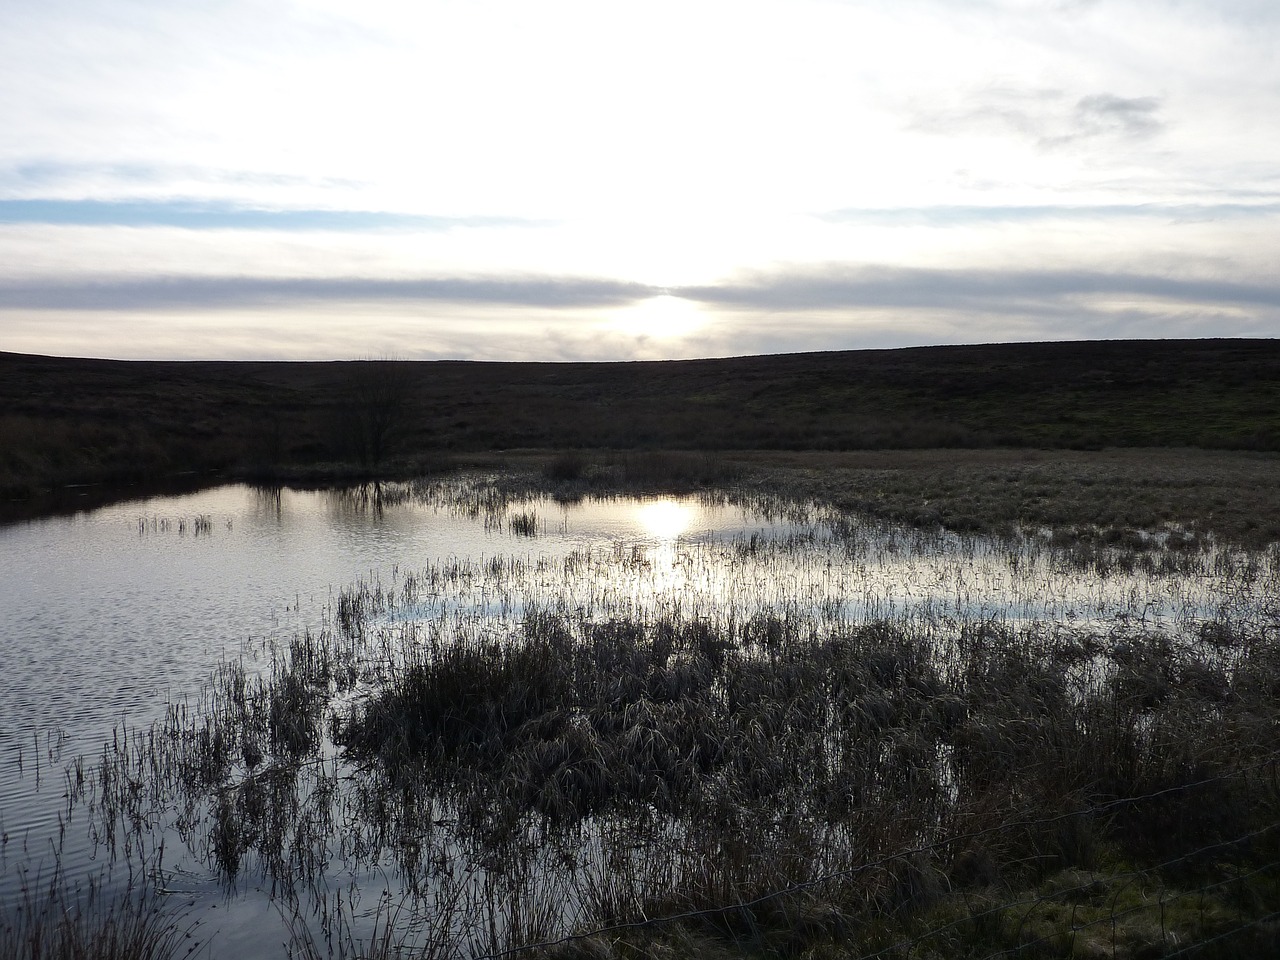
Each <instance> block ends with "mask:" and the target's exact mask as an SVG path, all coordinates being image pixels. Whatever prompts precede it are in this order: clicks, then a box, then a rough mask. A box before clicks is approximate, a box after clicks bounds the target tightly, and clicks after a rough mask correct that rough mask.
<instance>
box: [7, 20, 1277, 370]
mask: <svg viewBox="0 0 1280 960" xmlns="http://www.w3.org/2000/svg"><path fill="white" fill-rule="evenodd" d="M1277 49H1280V3H1276V2H1275V0H843V2H842V0H724V2H721V0H680V2H666V0H646V2H644V3H637V2H630V0H585V2H562V0H539V2H536V3H533V2H529V0H467V2H462V0H416V2H394V0H360V2H346V0H270V2H267V0H202V2H190V0H40V2H39V3H35V2H22V0H13V2H9V3H4V4H0V350H8V351H18V352H24V353H41V354H51V355H57V356H85V357H90V356H92V357H113V358H120V359H161V358H169V359H297V360H318V359H341V358H352V357H389V356H394V357H403V358H407V359H418V358H421V359H434V358H451V359H477V360H553V361H554V360H626V359H666V358H673V359H674V358H688V357H710V356H736V355H744V354H760V353H781V352H795V351H810V350H838V349H861V348H878V347H897V346H912V345H924V344H943V343H988V342H998V341H1045V340H1079V339H1114V338H1165V337H1213V336H1231V337H1276V336H1278V335H1280V122H1278V120H1277V118H1280V57H1277V56H1275V51H1276V50H1277Z"/></svg>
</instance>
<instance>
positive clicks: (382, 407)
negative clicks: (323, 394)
mask: <svg viewBox="0 0 1280 960" xmlns="http://www.w3.org/2000/svg"><path fill="white" fill-rule="evenodd" d="M349 367H350V369H349V370H348V371H347V375H346V376H345V377H344V379H343V381H342V385H341V387H340V388H339V398H338V401H339V425H340V430H341V439H342V443H343V445H344V446H345V447H346V448H347V451H346V452H347V453H348V454H349V455H351V456H353V457H354V458H355V459H356V460H357V461H358V462H359V464H360V466H361V467H363V468H365V469H366V470H376V469H378V468H379V467H380V466H382V464H383V463H384V461H385V460H386V459H387V457H388V456H389V455H390V454H391V452H392V451H393V448H394V445H395V443H396V441H397V440H398V438H399V435H400V433H401V432H402V431H403V428H404V424H405V419H406V417H407V415H408V413H409V407H410V400H411V398H412V386H413V375H412V370H411V368H410V366H409V362H408V361H406V360H396V359H387V358H383V359H378V360H353V361H351V362H350V364H349Z"/></svg>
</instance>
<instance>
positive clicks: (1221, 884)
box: [473, 750, 1280, 960]
mask: <svg viewBox="0 0 1280 960" xmlns="http://www.w3.org/2000/svg"><path fill="white" fill-rule="evenodd" d="M1278 761H1280V750H1277V751H1273V752H1272V753H1269V754H1267V755H1266V756H1264V757H1262V758H1261V759H1259V760H1257V761H1256V762H1254V763H1252V764H1250V765H1248V766H1244V767H1239V768H1236V769H1234V770H1231V771H1229V772H1226V773H1223V774H1219V775H1215V776H1212V777H1205V778H1203V779H1200V780H1196V781H1193V782H1189V783H1182V784H1178V785H1176V786H1171V787H1166V788H1163V789H1160V790H1155V791H1152V792H1150V793H1144V794H1140V795H1134V796H1127V797H1119V798H1115V799H1113V800H1108V801H1104V802H1101V803H1097V804H1092V805H1089V806H1085V807H1081V808H1079V809H1076V810H1072V811H1069V812H1067V813H1060V814H1056V815H1054V816H1049V817H1043V818H1029V819H1021V820H1014V821H1009V822H1006V823H1002V824H997V825H993V826H989V827H984V828H982V829H980V830H974V831H971V832H966V833H957V834H953V835H951V836H948V837H944V838H942V839H939V840H936V841H933V842H931V843H928V844H923V845H919V846H915V847H911V848H908V849H904V850H900V851H897V852H895V853H893V854H890V855H887V856H884V857H881V858H878V859H875V860H870V861H867V862H865V863H860V864H857V865H855V866H852V867H849V868H848V869H845V870H838V871H834V872H830V873H826V874H823V875H821V876H818V877H812V878H810V879H808V880H804V881H800V882H797V883H792V884H789V885H787V886H784V887H780V888H778V889H777V890H772V891H770V892H768V893H765V894H762V895H760V896H758V897H754V898H751V899H744V900H738V901H733V902H730V903H725V904H723V905H718V906H712V907H701V908H698V909H695V910H686V911H682V912H678V913H671V914H667V915H664V916H658V917H647V918H644V919H640V920H630V921H621V922H616V923H609V924H603V925H600V926H596V927H592V928H590V929H585V930H580V931H577V932H574V933H570V934H566V935H564V936H561V937H557V938H553V939H545V940H540V941H537V942H531V943H524V944H519V945H516V946H511V947H508V948H505V949H502V950H497V951H491V952H487V953H482V954H477V955H474V956H473V960H506V958H509V957H518V956H521V955H525V954H531V953H537V952H539V951H553V950H556V949H557V948H562V947H567V946H570V945H572V944H575V943H579V942H581V941H586V940H594V939H599V938H602V937H610V936H618V935H621V934H626V933H632V932H635V931H639V930H647V931H652V930H658V929H661V928H663V927H669V926H677V925H680V924H687V923H691V922H696V921H704V920H711V919H714V918H717V917H724V916H726V915H730V914H735V913H736V914H740V915H741V916H742V917H743V918H745V919H746V920H747V921H748V924H749V925H750V921H751V918H752V915H753V912H754V911H755V910H757V909H758V908H760V907H762V906H765V905H766V904H769V903H770V902H772V901H777V900H784V899H786V898H788V897H792V896H795V895H796V894H800V893H804V892H806V891H809V890H812V889H814V888H817V887H820V886H822V885H825V884H829V883H833V882H837V881H841V880H849V879H852V878H855V877H857V876H859V875H862V874H865V873H868V872H870V871H874V870H879V869H883V868H887V867H891V866H892V865H894V864H895V863H906V862H908V861H912V860H915V859H916V858H919V857H921V856H926V855H930V854H938V853H941V852H944V851H946V850H947V849H948V848H953V847H957V846H959V845H961V844H971V843H974V842H975V841H981V840H984V839H988V838H990V837H992V836H993V835H996V834H1001V833H1006V832H1010V831H1016V830H1023V829H1027V828H1033V827H1046V826H1053V825H1055V824H1059V823H1063V822H1066V821H1069V820H1073V819H1076V818H1079V817H1084V816H1089V817H1097V816H1099V815H1105V814H1108V813H1112V812H1115V811H1117V810H1120V809H1123V808H1125V807H1130V806H1134V805H1136V804H1141V803H1147V802H1150V801H1152V800H1159V799H1162V798H1165V797H1168V796H1171V795H1174V794H1179V793H1185V792H1188V791H1192V790H1196V789H1199V788H1202V787H1206V786H1211V785H1213V784H1216V783H1222V782H1224V781H1228V780H1237V779H1241V778H1244V777H1248V776H1250V775H1252V774H1255V773H1258V772H1260V771H1263V770H1266V769H1268V768H1270V769H1271V773H1272V777H1273V779H1274V778H1275V777H1276V766H1277V762H1278ZM1278 789H1280V787H1278ZM1278 830H1280V822H1272V823H1268V824H1266V825H1265V826H1263V827H1260V828H1259V829H1256V830H1251V831H1249V832H1247V833H1243V834H1240V835H1238V836H1235V837H1231V838H1229V839H1226V840H1220V841H1216V842H1214V843H1210V844H1206V845H1202V846H1200V847H1197V848H1196V849H1194V850H1190V851H1187V852H1184V853H1180V854H1179V855H1178V856H1176V857H1173V858H1170V859H1168V860H1165V861H1163V862H1161V863H1157V864H1155V865H1152V866H1148V867H1142V868H1137V869H1132V870H1127V871H1120V872H1111V873H1102V874H1100V873H1096V872H1095V873H1092V874H1091V875H1090V878H1089V879H1088V880H1087V881H1084V882H1081V883H1079V884H1076V885H1074V886H1067V887H1059V888H1056V889H1055V890H1054V891H1053V894H1052V895H1047V894H1038V895H1036V896H1025V897H1017V898H1014V899H1008V900H1002V901H999V902H995V903H992V904H991V905H990V906H989V907H987V908H986V909H983V910H979V911H977V912H967V913H965V915H963V916H961V917H958V918H956V919H954V920H949V921H947V922H945V923H939V924H936V925H934V926H931V927H927V928H925V929H922V930H917V931H915V932H913V933H912V934H911V935H910V936H908V937H903V938H901V939H899V940H897V941H896V942H894V943H891V944H888V945H886V946H882V947H878V948H876V949H873V950H870V951H869V952H865V953H856V952H849V953H848V954H847V956H848V957H849V958H850V960H855V958H856V960H879V958H882V957H889V956H903V957H911V956H912V953H913V951H914V950H915V948H917V947H919V946H921V945H922V944H925V943H926V942H927V941H929V940H931V939H933V938H936V937H938V936H939V935H941V934H945V933H947V932H950V931H954V930H956V929H958V928H961V927H964V926H965V925H971V924H975V923H980V922H981V921H983V920H986V919H992V918H999V917H1002V916H1004V915H1005V914H1007V913H1008V912H1009V911H1012V910H1019V909H1024V908H1025V913H1023V915H1022V918H1021V920H1020V922H1019V923H1020V925H1019V930H1018V933H1020V932H1021V928H1022V927H1023V926H1025V925H1026V924H1027V922H1028V920H1029V918H1030V917H1031V915H1032V914H1033V913H1034V912H1035V910H1036V908H1037V907H1039V906H1041V905H1044V904H1049V903H1052V902H1054V901H1055V898H1057V899H1061V898H1064V897H1070V896H1071V895H1076V894H1085V893H1087V892H1088V891H1089V890H1091V889H1093V888H1095V887H1097V886H1098V884H1099V882H1100V881H1101V880H1106V881H1108V882H1112V883H1114V882H1121V883H1123V884H1124V885H1125V886H1122V887H1121V888H1120V890H1118V891H1117V892H1116V893H1115V895H1114V897H1113V903H1112V908H1111V910H1110V911H1109V912H1107V913H1106V914H1104V915H1103V916H1101V917H1098V918H1096V919H1092V920H1087V921H1082V922H1080V923H1079V924H1076V923H1075V922H1074V913H1073V920H1072V922H1071V924H1070V925H1069V927H1068V928H1067V929H1066V930H1065V931H1064V930H1055V931H1054V932H1052V933H1050V934H1046V935H1043V936H1039V937H1036V938H1033V939H1029V940H1025V941H1023V940H1019V941H1018V942H1017V943H1015V945H1013V946H1009V947H1003V948H1001V949H998V950H994V951H992V952H989V953H986V954H982V955H981V956H980V960H999V958H1003V957H1010V956H1016V955H1019V954H1029V955H1032V956H1035V955H1037V954H1035V952H1034V951H1035V949H1036V948H1037V947H1040V946H1047V945H1050V944H1052V943H1053V942H1055V941H1060V940H1062V939H1063V937H1064V934H1065V936H1066V938H1067V939H1068V941H1069V944H1068V947H1067V952H1066V955H1067V956H1072V955H1074V954H1073V953H1072V951H1073V950H1074V943H1075V940H1076V939H1077V938H1078V937H1079V936H1080V935H1081V934H1082V933H1084V932H1087V931H1091V930H1094V929H1096V928H1105V927H1107V926H1110V927H1111V941H1110V953H1109V954H1103V955H1109V956H1120V955H1122V954H1118V953H1116V937H1117V930H1118V927H1119V923H1120V921H1122V920H1124V919H1125V918H1127V917H1130V916H1133V915H1136V914H1138V913H1141V912H1142V911H1144V910H1148V909H1150V907H1151V904H1150V903H1149V902H1143V903H1139V904H1137V905H1135V906H1128V907H1124V908H1122V909H1121V908H1118V907H1117V904H1118V900H1119V897H1120V895H1121V893H1123V892H1124V889H1125V887H1127V886H1128V885H1129V884H1132V883H1134V882H1137V881H1140V880H1143V879H1152V878H1156V879H1158V878H1159V876H1160V875H1161V874H1162V873H1164V872H1166V871H1169V870H1171V869H1173V868H1176V867H1178V866H1179V865H1181V864H1186V863H1191V862H1202V861H1203V859H1204V858H1205V857H1207V856H1209V855H1212V854H1215V853H1228V852H1230V851H1231V850H1233V849H1237V848H1240V847H1242V846H1243V845H1245V844H1248V843H1250V842H1251V841H1255V840H1257V839H1259V838H1261V837H1264V836H1267V835H1269V834H1272V833H1274V832H1276V831H1278ZM1273 871H1275V872H1276V873H1277V874H1280V860H1271V861H1269V862H1267V863H1265V864H1262V865H1260V866H1252V867H1251V868H1250V869H1248V870H1247V871H1237V873H1236V874H1235V875H1233V876H1230V877H1227V878H1225V879H1220V880H1214V881H1212V882H1206V883H1202V884H1200V885H1199V886H1195V887H1191V888H1189V889H1185V890H1179V891H1176V892H1172V893H1169V895H1168V897H1167V899H1166V897H1165V894H1166V892H1167V891H1166V890H1165V888H1164V887H1163V886H1161V889H1160V899H1159V901H1158V902H1157V906H1159V907H1160V908H1161V911H1162V917H1163V910H1164V908H1165V907H1166V906H1167V905H1168V904H1169V903H1173V902H1176V901H1181V900H1186V899H1188V898H1194V897H1200V898H1204V897H1205V896H1206V895H1207V894H1209V893H1211V892H1213V891H1216V890H1219V889H1221V888H1225V887H1228V886H1230V885H1232V884H1239V883H1242V882H1244V881H1246V880H1249V879H1252V878H1261V877H1264V876H1265V875H1266V874H1268V873H1270V872H1273ZM1278 921H1280V910H1276V911H1271V912H1268V913H1265V914H1263V915H1260V916H1257V917H1252V918H1246V919H1243V920H1241V922H1239V923H1237V924H1236V925H1235V926H1233V927H1230V928H1229V929H1226V930H1223V931H1220V932H1217V933H1214V934H1213V935H1212V936H1207V937H1204V938H1202V939H1196V940H1194V941H1193V942H1188V943H1185V944H1177V943H1173V944H1166V947H1167V948H1168V949H1167V950H1166V949H1162V950H1161V951H1160V952H1159V953H1158V954H1154V955H1157V956H1160V957H1166V958H1167V957H1184V956H1188V955H1190V954H1192V953H1194V952H1197V951H1200V950H1202V949H1205V948H1207V947H1210V946H1213V945H1214V944H1219V943H1222V942H1224V941H1228V940H1230V939H1232V938H1234V937H1238V936H1240V935H1242V934H1244V933H1247V932H1248V931H1250V930H1256V929H1261V928H1264V927H1267V926H1269V925H1273V924H1277V922H1278ZM970 955H971V956H973V954H970Z"/></svg>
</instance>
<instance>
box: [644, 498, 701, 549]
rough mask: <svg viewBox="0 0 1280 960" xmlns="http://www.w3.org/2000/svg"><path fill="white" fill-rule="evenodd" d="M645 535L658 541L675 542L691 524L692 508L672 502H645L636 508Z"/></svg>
mask: <svg viewBox="0 0 1280 960" xmlns="http://www.w3.org/2000/svg"><path fill="white" fill-rule="evenodd" d="M636 519H637V520H639V521H640V526H641V527H642V528H643V529H644V531H645V533H646V534H648V535H649V536H651V537H656V538H657V539H659V540H675V539H677V538H678V537H679V536H680V535H681V534H682V533H684V532H685V531H686V530H688V529H689V526H690V525H691V524H692V523H693V508H692V507H691V506H689V505H688V504H684V503H677V502H676V501H674V500H647V501H645V502H643V503H641V504H640V505H639V506H638V507H636Z"/></svg>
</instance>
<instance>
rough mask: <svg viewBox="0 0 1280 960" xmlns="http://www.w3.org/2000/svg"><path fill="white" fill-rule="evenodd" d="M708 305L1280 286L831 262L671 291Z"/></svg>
mask: <svg viewBox="0 0 1280 960" xmlns="http://www.w3.org/2000/svg"><path fill="white" fill-rule="evenodd" d="M671 292H672V293H673V294H675V295H677V296H681V297H684V298H686V299H689V300H696V301H699V302H702V303H710V304H717V305H722V306H731V307H738V308H749V309H758V310H788V311H814V310H824V311H825V310H832V309H869V308H876V309H884V308H893V309H900V310H911V309H930V310H935V309H941V310H975V309H976V310H983V311H988V312H993V313H1003V312H1026V311H1028V310H1031V309H1033V308H1034V310H1035V311H1037V312H1041V313H1050V312H1053V311H1055V310H1064V309H1068V308H1070V309H1075V307H1074V306H1073V303H1074V301H1076V300H1077V299H1079V298H1097V297H1109V298H1117V299H1118V298H1126V297H1130V298H1133V297H1137V298H1145V299H1159V300H1168V301H1173V302H1181V303H1187V304H1201V305H1206V304H1232V305H1244V306H1254V307H1267V308H1277V307H1280V283H1275V282H1273V283H1242V282H1233V281H1225V280H1196V279H1181V278H1176V277H1166V276H1160V275H1155V274H1136V273H1105V272H1100V271H1096V270H1074V271H1072V270H1061V271H1054V270H1025V271H1023V270H1017V271H1000V270H937V269H923V268H909V267H865V266H849V265H843V264H829V265H826V266H823V267H808V268H801V269H793V270H787V271H779V272H775V273H760V274H754V275H746V276H745V277H744V278H743V279H741V280H739V281H737V282H732V283H724V284H717V285H710V286H698V287H683V288H680V289H678V290H673V291H671Z"/></svg>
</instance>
